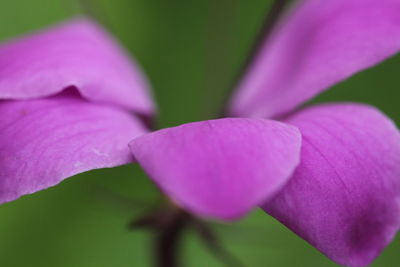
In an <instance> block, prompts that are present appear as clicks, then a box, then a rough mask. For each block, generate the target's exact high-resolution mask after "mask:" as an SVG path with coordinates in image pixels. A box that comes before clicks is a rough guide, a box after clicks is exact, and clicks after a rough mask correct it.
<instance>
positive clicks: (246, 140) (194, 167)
mask: <svg viewBox="0 0 400 267" xmlns="http://www.w3.org/2000/svg"><path fill="white" fill-rule="evenodd" d="M300 143H301V136H300V134H299V132H298V130H297V129H296V128H295V127H292V126H288V125H286V124H283V123H280V122H276V121H270V120H262V119H261V120H251V119H219V120H212V121H203V122H195V123H188V124H184V125H182V126H178V127H174V128H168V129H164V130H160V131H157V132H153V133H150V134H147V135H144V136H141V137H139V138H137V139H135V140H133V141H132V142H131V143H130V148H131V151H132V153H133V155H134V156H135V157H136V159H137V160H138V162H139V163H140V164H141V166H142V167H143V168H144V169H145V171H146V172H147V173H148V174H149V176H150V177H151V178H152V179H153V180H154V181H155V182H156V183H157V184H158V185H159V186H160V187H161V189H162V190H163V191H164V192H165V193H166V194H167V195H168V196H169V197H171V198H172V199H173V200H174V201H175V202H177V203H178V205H181V206H183V207H184V208H186V209H187V210H189V211H190V212H192V213H195V214H197V215H200V216H206V217H215V218H219V219H224V220H231V219H236V218H238V217H240V216H242V215H244V214H245V213H247V212H248V211H249V210H251V209H252V208H254V207H255V206H256V205H258V204H260V203H262V202H263V201H265V200H266V199H268V198H269V197H271V196H272V195H273V194H274V193H276V192H277V190H279V189H280V188H281V187H282V186H283V185H284V184H285V183H286V181H287V180H288V178H289V177H290V175H291V174H292V171H293V170H294V168H295V167H296V166H297V164H298V162H299V154H300Z"/></svg>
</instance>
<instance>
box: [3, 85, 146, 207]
mask: <svg viewBox="0 0 400 267" xmlns="http://www.w3.org/2000/svg"><path fill="white" fill-rule="evenodd" d="M0 114H1V116H0V203H4V202H7V201H11V200H14V199H17V198H18V197H20V196H22V195H24V194H29V193H33V192H36V191H38V190H42V189H45V188H47V187H50V186H53V185H55V184H57V183H59V182H61V181H62V180H63V179H65V178H67V177H69V176H72V175H75V174H77V173H81V172H84V171H87V170H91V169H97V168H105V167H114V166H117V165H122V164H126V163H129V162H132V161H133V157H132V156H131V153H130V151H129V148H128V143H129V141H130V140H131V139H132V137H135V136H138V135H141V134H143V133H145V132H146V131H145V129H144V127H143V126H142V124H141V122H140V121H138V120H136V119H135V117H133V116H130V115H129V114H128V113H127V112H123V111H120V110H119V109H116V108H114V107H110V106H107V105H102V104H95V103H92V102H88V101H87V100H84V99H82V98H80V97H79V96H78V94H77V93H76V92H75V93H72V92H64V93H62V94H60V95H57V96H53V97H49V98H42V99H35V100H1V101H0Z"/></svg>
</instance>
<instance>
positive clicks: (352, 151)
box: [263, 104, 400, 266]
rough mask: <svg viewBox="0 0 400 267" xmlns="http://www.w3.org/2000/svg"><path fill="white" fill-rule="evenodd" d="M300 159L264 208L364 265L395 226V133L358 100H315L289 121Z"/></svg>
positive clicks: (398, 161) (398, 209)
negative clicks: (315, 103) (294, 129)
mask: <svg viewBox="0 0 400 267" xmlns="http://www.w3.org/2000/svg"><path fill="white" fill-rule="evenodd" d="M287 122H288V123H291V124H293V125H295V126H297V127H299V129H300V131H301V133H302V135H303V145H302V152H301V163H300V165H299V167H298V168H297V169H296V171H295V174H294V176H293V177H292V178H291V180H290V182H289V183H288V184H287V186H286V187H285V188H284V189H283V190H282V191H281V192H279V194H278V195H277V196H276V197H275V198H274V199H273V200H272V201H269V202H267V203H266V204H265V205H264V206H263V208H264V209H265V210H266V211H267V212H268V213H269V214H271V215H272V216H274V217H275V218H277V219H278V220H280V221H281V222H282V223H284V224H285V225H286V226H287V227H289V228H290V229H292V230H293V231H294V232H296V233H297V234H298V235H300V236H301V237H303V238H304V239H306V240H307V241H308V242H310V243H311V244H312V245H314V246H315V247H316V248H318V249H319V250H320V251H321V252H323V253H324V254H326V255H327V256H328V257H330V258H331V259H333V260H334V261H336V262H338V263H340V264H343V265H346V266H365V265H368V264H369V263H371V261H372V260H373V259H374V258H375V257H376V256H378V254H379V253H380V252H381V250H382V249H383V248H384V247H385V246H386V245H388V243H389V242H390V241H391V240H392V239H393V237H394V235H395V234H396V232H397V231H398V229H399V227H400V133H399V131H398V129H396V127H395V125H394V124H393V123H392V121H390V120H389V119H388V118H387V117H385V115H383V114H382V113H380V112H379V111H377V110H376V109H374V108H372V107H369V106H364V105H358V104H337V105H321V106H317V107H314V108H309V109H306V110H304V111H302V112H300V113H298V114H296V115H294V116H293V117H291V118H289V119H288V120H287Z"/></svg>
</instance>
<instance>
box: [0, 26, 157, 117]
mask: <svg viewBox="0 0 400 267" xmlns="http://www.w3.org/2000/svg"><path fill="white" fill-rule="evenodd" d="M71 86H74V87H76V88H78V90H79V91H80V92H81V94H82V95H83V96H84V97H85V98H87V99H89V100H92V101H95V102H100V103H107V104H113V105H118V106H121V107H125V108H129V109H131V110H134V111H137V112H139V113H141V114H145V115H151V113H152V112H153V103H152V101H151V97H150V94H149V89H148V86H147V82H146V81H145V79H144V77H143V76H142V73H141V72H140V70H139V69H138V68H137V67H136V66H135V65H134V63H133V62H131V61H129V59H128V55H126V54H125V52H124V51H122V50H121V48H120V47H119V46H118V45H117V44H116V43H115V42H114V41H113V40H112V38H111V37H110V36H109V35H108V34H107V33H106V32H104V31H103V30H102V29H101V28H100V27H99V26H98V25H96V24H95V23H94V22H92V21H90V20H88V19H75V20H72V21H69V22H67V23H64V24H61V25H59V26H57V27H54V28H51V29H48V30H46V31H43V32H39V33H36V34H34V35H31V36H28V37H24V38H21V39H17V40H14V41H11V42H9V43H6V44H3V45H2V46H0V98H1V99H31V98H37V97H43V96H49V95H52V94H55V93H58V92H60V91H62V90H63V89H65V88H67V87H71Z"/></svg>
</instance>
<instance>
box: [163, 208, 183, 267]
mask: <svg viewBox="0 0 400 267" xmlns="http://www.w3.org/2000/svg"><path fill="white" fill-rule="evenodd" d="M187 223H188V217H187V214H186V213H184V212H180V213H178V214H177V215H176V216H175V217H174V218H173V220H172V221H171V222H170V223H168V224H166V225H165V226H164V227H162V228H160V229H158V231H157V232H156V239H155V253H156V255H155V257H156V258H155V266H156V267H178V266H181V264H180V262H179V259H178V255H179V250H180V242H181V241H182V236H183V232H184V230H185V229H186V226H187Z"/></svg>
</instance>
